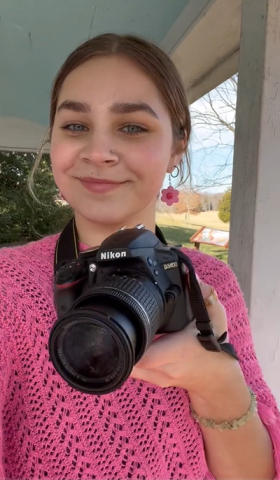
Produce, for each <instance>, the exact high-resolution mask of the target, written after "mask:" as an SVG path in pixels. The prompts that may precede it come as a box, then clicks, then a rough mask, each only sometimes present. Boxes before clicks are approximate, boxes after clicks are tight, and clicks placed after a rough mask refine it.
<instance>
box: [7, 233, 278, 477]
mask: <svg viewBox="0 0 280 480" xmlns="http://www.w3.org/2000/svg"><path fill="white" fill-rule="evenodd" d="M55 242H56V237H55V236H54V237H48V238H46V239H43V240H41V241H38V242H34V243H30V244H28V245H26V246H23V247H17V248H5V249H2V250H0V273H1V275H0V479H1V480H2V479H6V480H27V479H28V480H30V479H36V480H38V479H44V478H46V479H56V480H78V479H83V480H85V479H88V480H89V479H97V480H102V479H104V480H105V479H106V480H109V479H110V480H111V479H138V480H156V479H158V480H170V479H175V480H180V479H192V480H194V479H205V478H212V477H211V474H210V473H209V472H208V468H207V464H206V460H205V454H204V449H203V438H202V435H201V431H200V429H199V427H198V425H197V424H196V423H195V422H194V420H193V419H192V417H191V416H190V413H189V400H188V395H187V393H186V392H185V391H184V390H182V389H179V388H166V389H161V388H158V387H154V386H153V385H151V384H148V383H145V382H141V381H138V380H137V381H136V380H133V379H128V381H127V382H126V383H125V384H124V385H123V386H122V388H120V389H119V390H118V391H116V392H113V393H111V394H109V395H105V396H94V395H85V394H83V393H80V392H78V391H76V390H73V389H72V388H71V387H69V386H68V385H67V384H66V383H65V382H64V381H63V380H62V379H61V377H60V376H59V375H58V374H57V373H56V371H55V370H54V368H53V366H52V363H51V362H50V361H49V355H48V347H47V345H48V338H49V333H50V330H51V327H52V325H53V324H54V322H55V320H56V312H55V310H54V306H53V295H52V280H53V256H54V247H55ZM186 253H187V254H188V255H189V256H190V258H191V259H192V261H193V263H194V266H195V268H196V271H197V273H198V275H199V276H200V277H201V279H202V280H204V281H206V282H208V283H210V284H212V285H213V286H214V287H215V288H216V290H217V292H218V294H219V297H220V299H221V301H222V302H223V304H224V306H225V308H226V311H227V315H228V321H229V332H230V339H231V342H232V343H233V344H234V346H235V348H236V350H237V352H238V355H239V357H240V360H241V365H242V368H243V370H244V373H245V376H246V379H247V382H248V384H249V385H250V386H251V387H252V389H253V390H254V391H255V392H256V393H257V396H258V403H259V413H260V416H261V417H262V419H263V422H264V423H265V424H266V425H267V428H268V430H269V432H270V435H271V437H272V440H273V443H274V449H275V458H276V463H277V469H278V472H279V471H280V458H279V452H280V433H279V431H280V416H279V413H278V412H277V407H276V403H275V400H274V398H273V396H272V395H271V392H270V391H269V389H268V388H267V386H266V384H265V383H264V381H263V378H262V374H261V371H260V367H259V365H258V362H257V360H256V356H255V353H254V349H253V346H252V339H251V334H250V328H249V322H248V318H247V312H246V308H245V304H244V300H243V297H242V294H241V292H240V289H239V287H238V284H237V281H236V279H235V277H234V275H233V273H232V272H231V271H230V269H229V268H228V267H227V266H226V265H225V264H223V263H221V262H219V261H218V260H216V259H215V258H212V257H209V256H206V255H204V254H202V253H200V252H198V251H195V250H188V251H187V252H186ZM277 478H280V476H279V473H278V475H277Z"/></svg>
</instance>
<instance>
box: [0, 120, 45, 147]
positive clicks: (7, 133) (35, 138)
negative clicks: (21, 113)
mask: <svg viewBox="0 0 280 480" xmlns="http://www.w3.org/2000/svg"><path fill="white" fill-rule="evenodd" d="M46 132H47V128H46V127H45V126H43V125H39V124H37V123H34V122H29V121H28V120H23V119H22V118H15V117H11V118H9V117H1V116H0V150H2V151H12V150H14V151H17V152H34V151H35V152H36V151H38V150H39V148H40V146H41V144H42V142H43V140H44V138H45V135H46Z"/></svg>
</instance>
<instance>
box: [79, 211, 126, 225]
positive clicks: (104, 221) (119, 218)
mask: <svg viewBox="0 0 280 480" xmlns="http://www.w3.org/2000/svg"><path fill="white" fill-rule="evenodd" d="M79 213H80V216H82V217H84V218H85V219H86V220H87V221H88V222H90V223H95V224H98V225H104V226H110V225H116V226H117V227H118V228H121V227H124V226H125V224H126V222H127V219H128V218H130V217H131V216H134V215H136V212H120V211H119V212H114V211H113V209H111V210H110V209H108V210H107V211H102V209H101V210H100V211H99V212H98V213H89V212H88V211H86V212H84V214H82V212H79Z"/></svg>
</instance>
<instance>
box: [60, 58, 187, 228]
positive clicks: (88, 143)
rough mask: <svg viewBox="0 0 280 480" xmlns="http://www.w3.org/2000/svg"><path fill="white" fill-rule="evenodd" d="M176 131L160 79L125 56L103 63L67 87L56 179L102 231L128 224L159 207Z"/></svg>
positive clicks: (175, 158) (92, 64)
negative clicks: (156, 80) (159, 86)
mask: <svg viewBox="0 0 280 480" xmlns="http://www.w3.org/2000/svg"><path fill="white" fill-rule="evenodd" d="M173 150H174V142H173V136H172V125H171V121H170V117H169V114H168V111H167V109H166V108H165V105H164V103H163V101H162V99H161V96H160V94H159V92H158V90H157V88H156V86H155V85H154V83H153V82H152V80H151V79H150V78H149V77H148V76H147V75H145V73H143V72H142V70H141V69H140V68H139V67H138V66H137V65H135V64H134V63H133V62H131V61H130V60H129V59H126V58H124V57H121V56H113V57H99V58H94V59H92V60H90V61H88V62H87V63H84V64H83V65H81V66H80V67H78V68H77V69H75V70H74V71H73V72H71V73H70V74H69V75H68V77H67V78H66V80H65V81H64V83H63V86H62V88H61V91H60V94H59V98H58V105H57V112H56V116H55V121H54V125H53V130H52V138H51V160H52V168H53V175H54V180H55V182H56V184H57V186H58V188H59V190H60V191H61V193H62V194H63V196H64V197H65V198H66V200H67V201H68V203H69V204H70V205H71V207H72V208H73V209H74V210H75V212H76V213H77V214H78V215H79V216H80V217H83V218H85V219H86V220H88V221H91V222H94V223H97V224H114V225H116V224H119V225H126V224H127V223H129V218H135V217H138V218H141V213H142V212H143V216H145V215H144V212H147V210H149V209H153V210H154V208H155V201H156V197H157V195H158V192H159V191H160V188H161V186H162V183H163V179H164V176H165V174H166V172H167V171H172V169H173V167H174V165H175V164H177V163H178V162H179V160H180V158H181V155H176V154H174V151H173Z"/></svg>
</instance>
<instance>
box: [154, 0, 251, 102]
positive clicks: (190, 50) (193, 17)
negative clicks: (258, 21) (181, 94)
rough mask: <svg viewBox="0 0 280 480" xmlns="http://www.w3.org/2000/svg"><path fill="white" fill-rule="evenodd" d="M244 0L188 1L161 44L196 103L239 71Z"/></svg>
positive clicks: (192, 100) (191, 99) (191, 100)
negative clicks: (238, 62)
mask: <svg viewBox="0 0 280 480" xmlns="http://www.w3.org/2000/svg"><path fill="white" fill-rule="evenodd" d="M241 3H242V0H208V1H207V0H199V1H198V0H189V2H188V4H187V6H186V7H185V9H184V10H183V12H182V13H181V15H180V17H179V18H178V19H177V21H176V22H175V23H174V25H173V26H172V28H171V30H170V31H169V32H168V34H167V36H166V38H165V39H164V41H163V42H162V46H163V48H165V50H167V51H168V52H169V53H171V57H172V59H173V60H174V62H175V64H176V66H177V68H178V70H179V72H180V74H181V75H182V78H183V81H184V84H185V86H186V90H187V92H188V96H189V98H190V102H194V101H195V100H197V99H198V98H200V97H201V96H203V95H204V94H205V93H207V92H209V91H210V90H212V89H213V88H215V87H216V86H217V85H219V84H220V83H222V82H223V81H224V80H226V79H227V78H229V77H230V76H231V75H233V74H234V73H236V72H237V61H238V60H237V59H238V49H239V43H240V25H241Z"/></svg>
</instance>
